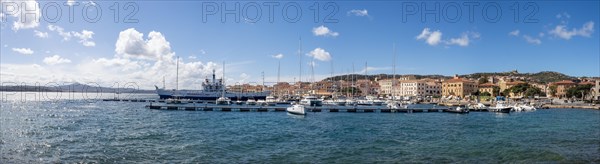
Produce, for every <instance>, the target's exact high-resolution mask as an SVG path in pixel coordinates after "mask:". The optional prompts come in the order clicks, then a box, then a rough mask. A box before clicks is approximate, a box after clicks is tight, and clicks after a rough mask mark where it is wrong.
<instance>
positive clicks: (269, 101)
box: [265, 96, 277, 106]
mask: <svg viewBox="0 0 600 164" xmlns="http://www.w3.org/2000/svg"><path fill="white" fill-rule="evenodd" d="M265 101H266V102H267V105H268V106H275V105H277V99H276V98H275V96H267V98H266V100H265Z"/></svg>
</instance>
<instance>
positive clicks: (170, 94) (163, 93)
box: [156, 89, 271, 101]
mask: <svg viewBox="0 0 600 164" xmlns="http://www.w3.org/2000/svg"><path fill="white" fill-rule="evenodd" d="M156 92H157V94H158V96H159V98H160V99H169V98H178V99H190V100H217V99H218V98H219V97H221V95H222V94H223V93H221V92H205V91H175V90H164V89H157V90H156ZM270 93H271V92H270V91H265V92H255V93H236V92H227V93H225V96H224V97H227V98H229V99H231V100H232V101H238V100H239V101H246V100H248V99H255V100H261V99H262V100H264V99H266V98H267V96H268V95H269V94H270Z"/></svg>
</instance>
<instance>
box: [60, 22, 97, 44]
mask: <svg viewBox="0 0 600 164" xmlns="http://www.w3.org/2000/svg"><path fill="white" fill-rule="evenodd" d="M48 30H50V31H54V32H56V33H58V35H60V36H61V37H62V38H63V40H64V41H69V40H71V38H72V37H76V38H78V39H79V43H81V44H82V45H83V46H86V47H94V46H96V42H94V41H92V39H93V36H94V32H93V31H88V30H81V32H77V31H67V32H65V29H63V28H62V27H60V26H55V25H48Z"/></svg>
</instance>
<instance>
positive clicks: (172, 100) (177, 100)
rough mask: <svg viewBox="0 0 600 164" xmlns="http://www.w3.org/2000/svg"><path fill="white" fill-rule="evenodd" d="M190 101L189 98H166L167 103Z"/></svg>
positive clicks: (185, 102)
mask: <svg viewBox="0 0 600 164" xmlns="http://www.w3.org/2000/svg"><path fill="white" fill-rule="evenodd" d="M188 102H189V100H187V99H174V98H168V99H166V100H165V103H167V104H187V103H188Z"/></svg>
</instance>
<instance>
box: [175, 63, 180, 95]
mask: <svg viewBox="0 0 600 164" xmlns="http://www.w3.org/2000/svg"><path fill="white" fill-rule="evenodd" d="M176 72H177V73H175V74H176V75H175V76H176V79H175V90H179V56H177V71H176Z"/></svg>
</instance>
